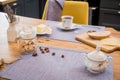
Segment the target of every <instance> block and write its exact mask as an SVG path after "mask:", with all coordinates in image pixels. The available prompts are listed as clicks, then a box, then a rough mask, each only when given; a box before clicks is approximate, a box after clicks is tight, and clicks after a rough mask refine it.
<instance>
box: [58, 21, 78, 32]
mask: <svg viewBox="0 0 120 80" xmlns="http://www.w3.org/2000/svg"><path fill="white" fill-rule="evenodd" d="M57 27H58V28H59V29H62V30H73V29H77V28H79V27H78V26H77V25H76V24H74V23H73V24H72V26H71V27H70V28H65V27H63V26H62V23H60V24H59V25H58V26H57Z"/></svg>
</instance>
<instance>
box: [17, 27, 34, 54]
mask: <svg viewBox="0 0 120 80" xmlns="http://www.w3.org/2000/svg"><path fill="white" fill-rule="evenodd" d="M19 36H20V39H19V48H20V51H21V52H22V53H26V52H27V53H29V52H33V51H34V50H35V48H36V28H35V27H33V26H25V27H23V28H22V29H21V31H20V35H19Z"/></svg>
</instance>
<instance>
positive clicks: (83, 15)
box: [42, 1, 89, 24]
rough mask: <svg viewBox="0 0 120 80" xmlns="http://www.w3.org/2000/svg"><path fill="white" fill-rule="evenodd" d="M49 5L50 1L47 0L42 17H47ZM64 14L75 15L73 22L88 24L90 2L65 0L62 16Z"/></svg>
mask: <svg viewBox="0 0 120 80" xmlns="http://www.w3.org/2000/svg"><path fill="white" fill-rule="evenodd" d="M47 6H48V1H47V2H46V5H45V8H44V13H43V16H42V19H46V10H47ZM51 15H52V14H51ZM63 15H70V16H73V17H74V19H73V23H77V24H88V15H89V6H88V2H83V1H65V2H64V7H63V10H62V15H61V16H63ZM60 19H61V17H60ZM60 21H61V20H60Z"/></svg>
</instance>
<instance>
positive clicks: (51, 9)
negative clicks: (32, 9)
mask: <svg viewBox="0 0 120 80" xmlns="http://www.w3.org/2000/svg"><path fill="white" fill-rule="evenodd" d="M63 6H64V0H48V9H47V14H46V19H47V20H52V21H58V20H59V19H60V17H61V12H62V9H63Z"/></svg>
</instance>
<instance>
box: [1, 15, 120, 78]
mask: <svg viewBox="0 0 120 80" xmlns="http://www.w3.org/2000/svg"><path fill="white" fill-rule="evenodd" d="M0 19H1V20H0V52H1V53H0V57H7V58H9V59H8V60H11V59H13V58H15V57H17V56H19V55H20V54H19V47H18V45H17V43H8V41H7V35H6V30H7V28H8V22H7V20H6V18H5V16H4V14H3V13H0ZM44 22H45V21H44V20H40V19H33V18H27V17H20V23H19V24H18V26H27V25H34V26H36V25H39V24H41V23H44ZM106 30H109V31H111V32H112V35H113V36H116V37H119V38H120V32H118V31H116V30H114V29H113V28H106ZM38 41H39V42H40V43H39V44H40V45H47V46H57V47H62V48H70V49H74V50H87V51H92V50H94V48H92V47H90V46H88V45H86V44H83V43H82V44H81V43H74V42H67V41H61V40H54V39H46V38H41V37H38ZM63 44H64V45H63ZM112 54H113V63H114V66H113V67H114V80H120V51H115V52H113V53H112Z"/></svg>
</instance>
